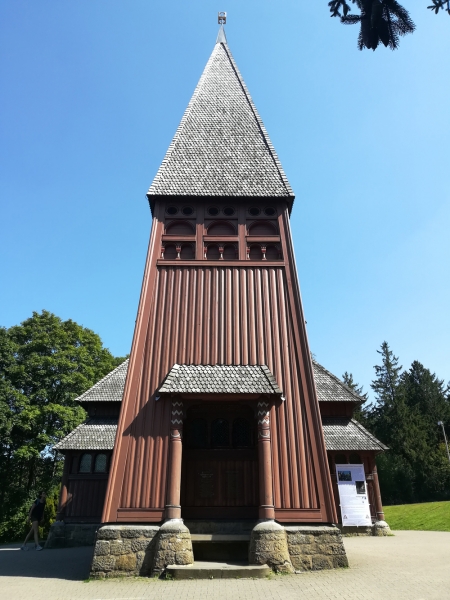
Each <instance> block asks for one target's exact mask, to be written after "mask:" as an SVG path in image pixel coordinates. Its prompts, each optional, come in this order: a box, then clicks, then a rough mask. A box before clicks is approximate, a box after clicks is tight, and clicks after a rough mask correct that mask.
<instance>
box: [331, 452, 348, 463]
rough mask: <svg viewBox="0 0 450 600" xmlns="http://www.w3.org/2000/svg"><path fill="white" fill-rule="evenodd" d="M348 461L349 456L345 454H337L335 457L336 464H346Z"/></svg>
mask: <svg viewBox="0 0 450 600" xmlns="http://www.w3.org/2000/svg"><path fill="white" fill-rule="evenodd" d="M347 463H348V460H347V457H346V456H345V454H336V455H335V457H334V464H335V465H346V464H347Z"/></svg>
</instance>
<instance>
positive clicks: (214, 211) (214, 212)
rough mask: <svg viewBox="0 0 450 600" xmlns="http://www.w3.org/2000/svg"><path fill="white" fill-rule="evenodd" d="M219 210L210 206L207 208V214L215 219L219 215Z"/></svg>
mask: <svg viewBox="0 0 450 600" xmlns="http://www.w3.org/2000/svg"><path fill="white" fill-rule="evenodd" d="M219 212H220V211H219V209H218V208H217V206H210V207H209V208H208V214H210V215H211V216H212V217H217V215H218V214H219Z"/></svg>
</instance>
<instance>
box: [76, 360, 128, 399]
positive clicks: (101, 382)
mask: <svg viewBox="0 0 450 600" xmlns="http://www.w3.org/2000/svg"><path fill="white" fill-rule="evenodd" d="M129 361H130V359H129V358H126V359H125V360H124V361H123V362H121V363H120V365H117V367H115V368H114V369H113V370H112V371H110V372H109V373H107V374H106V375H105V376H104V377H102V379H99V380H98V381H97V383H94V385H93V386H92V387H90V388H89V389H88V390H86V391H85V392H83V393H82V394H81V396H78V397H77V398H75V400H74V402H82V398H83V396H86V394H88V393H90V392H92V390H94V389H95V388H96V387H98V386H100V385H102V384H103V383H105V381H108V379H109V378H110V377H112V376H113V375H114V374H115V373H116V371H117V370H118V369H120V367H123V366H124V364H125V363H128V362H129ZM127 370H128V369H127Z"/></svg>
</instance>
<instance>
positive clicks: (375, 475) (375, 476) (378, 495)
mask: <svg viewBox="0 0 450 600" xmlns="http://www.w3.org/2000/svg"><path fill="white" fill-rule="evenodd" d="M371 463H372V477H373V491H374V496H375V510H376V513H377V521H384V510H383V504H382V502H381V493H380V482H379V481H378V471H377V466H376V464H375V458H372V459H371Z"/></svg>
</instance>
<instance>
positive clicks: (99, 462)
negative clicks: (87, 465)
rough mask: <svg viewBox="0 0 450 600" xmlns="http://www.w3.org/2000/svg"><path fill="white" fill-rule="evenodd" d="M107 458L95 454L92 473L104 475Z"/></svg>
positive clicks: (103, 455) (104, 455)
mask: <svg viewBox="0 0 450 600" xmlns="http://www.w3.org/2000/svg"><path fill="white" fill-rule="evenodd" d="M107 464H108V457H107V456H106V454H97V456H96V457H95V463H94V473H106V467H107Z"/></svg>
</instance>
